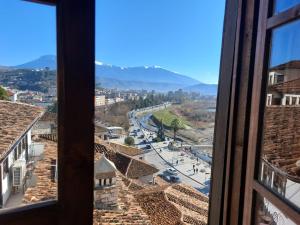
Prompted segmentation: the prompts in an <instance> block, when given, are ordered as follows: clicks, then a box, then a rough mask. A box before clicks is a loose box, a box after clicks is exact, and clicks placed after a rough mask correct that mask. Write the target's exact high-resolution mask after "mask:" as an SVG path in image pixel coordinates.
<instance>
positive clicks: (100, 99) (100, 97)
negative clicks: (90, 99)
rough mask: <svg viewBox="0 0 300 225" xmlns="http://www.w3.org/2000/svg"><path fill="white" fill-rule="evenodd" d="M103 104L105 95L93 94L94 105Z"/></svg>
mask: <svg viewBox="0 0 300 225" xmlns="http://www.w3.org/2000/svg"><path fill="white" fill-rule="evenodd" d="M103 105H105V95H96V96H95V106H103Z"/></svg>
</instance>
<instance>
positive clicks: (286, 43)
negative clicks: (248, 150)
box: [259, 21, 300, 207]
mask: <svg viewBox="0 0 300 225" xmlns="http://www.w3.org/2000/svg"><path fill="white" fill-rule="evenodd" d="M267 76H268V87H267V96H266V108H265V113H264V130H263V146H262V153H261V163H260V174H259V179H260V180H261V182H262V183H263V184H264V185H266V186H267V187H268V188H270V189H271V190H272V191H274V192H276V193H277V194H279V195H280V196H281V197H282V198H283V199H286V200H287V201H289V202H291V203H292V204H294V205H296V206H298V207H300V123H299V121H298V120H299V118H300V21H295V22H293V23H290V24H287V25H285V26H282V27H279V28H277V29H275V30H274V31H273V33H272V41H271V52H270V66H269V70H268V75H267Z"/></svg>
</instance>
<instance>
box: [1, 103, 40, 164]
mask: <svg viewBox="0 0 300 225" xmlns="http://www.w3.org/2000/svg"><path fill="white" fill-rule="evenodd" d="M41 115H42V109H40V108H38V107H36V106H32V105H27V104H23V103H13V102H9V101H1V100H0V140H1V142H0V159H1V158H2V157H3V156H4V155H5V154H6V153H7V151H9V150H10V148H11V147H12V146H13V145H14V144H15V143H16V142H17V141H18V139H19V138H20V137H21V136H22V135H23V134H24V133H25V132H26V130H27V129H29V128H30V127H31V126H32V125H33V123H34V122H35V121H36V120H37V119H38V118H39V117H40V116H41Z"/></svg>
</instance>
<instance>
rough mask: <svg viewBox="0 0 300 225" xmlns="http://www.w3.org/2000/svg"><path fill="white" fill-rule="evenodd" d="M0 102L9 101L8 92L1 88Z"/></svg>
mask: <svg viewBox="0 0 300 225" xmlns="http://www.w3.org/2000/svg"><path fill="white" fill-rule="evenodd" d="M0 100H9V97H8V94H7V91H6V90H5V89H4V88H3V87H1V86H0Z"/></svg>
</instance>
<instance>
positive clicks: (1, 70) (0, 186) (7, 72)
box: [0, 0, 57, 208]
mask: <svg viewBox="0 0 300 225" xmlns="http://www.w3.org/2000/svg"><path fill="white" fill-rule="evenodd" d="M55 24H56V18H55V8H54V7H51V6H45V5H41V4H33V3H29V2H26V1H19V0H8V1H4V0H3V1H0V27H1V30H2V31H3V32H1V35H0V49H1V51H0V65H1V66H0V208H11V207H17V206H20V205H25V204H31V203H35V202H39V201H43V200H49V199H55V198H56V189H57V183H56V179H57V173H56V158H57V145H56V142H55V140H56V128H57V123H56V104H55V102H56V56H55V53H56V27H55ZM4 31H5V32H4Z"/></svg>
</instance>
